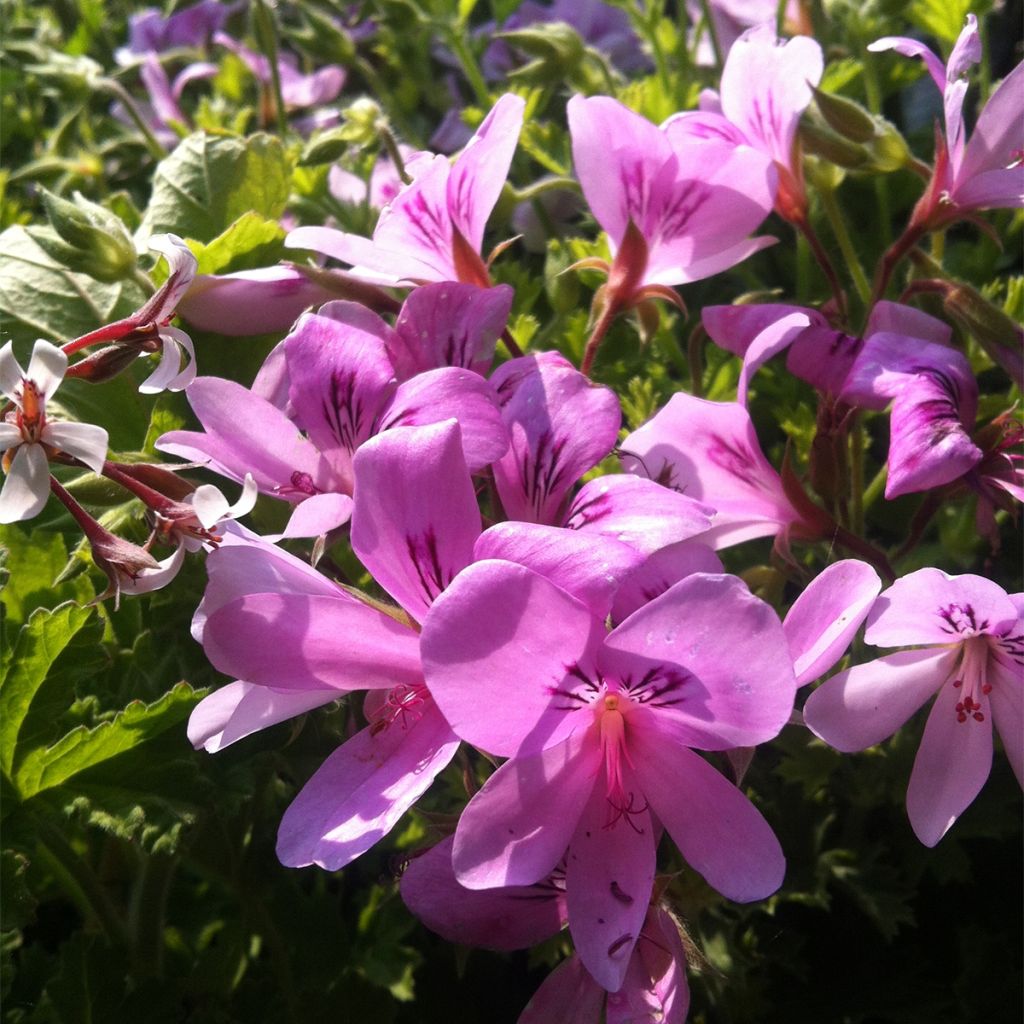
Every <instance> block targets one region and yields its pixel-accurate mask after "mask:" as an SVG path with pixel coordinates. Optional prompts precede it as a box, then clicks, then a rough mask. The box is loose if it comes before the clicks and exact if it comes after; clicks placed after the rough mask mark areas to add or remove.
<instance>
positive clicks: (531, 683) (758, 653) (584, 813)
mask: <svg viewBox="0 0 1024 1024" xmlns="http://www.w3.org/2000/svg"><path fill="white" fill-rule="evenodd" d="M421 649H422V657H423V665H424V673H425V678H426V680H427V684H428V686H429V687H430V690H431V693H432V694H433V696H434V699H435V700H436V701H437V704H438V706H439V707H440V709H441V711H442V713H443V714H444V716H445V718H446V719H447V720H448V721H449V722H450V723H451V726H452V728H453V729H454V730H455V732H456V733H457V734H458V735H459V736H460V737H461V738H463V739H465V740H467V741H468V742H470V743H473V744H474V745H475V746H478V747H480V748H481V749H483V750H485V751H488V752H489V753H491V754H494V755H497V756H504V757H508V758H509V760H508V761H506V762H505V763H504V764H503V765H502V766H501V767H500V768H499V769H498V770H497V771H496V772H495V773H494V774H493V775H492V776H491V778H490V779H489V780H488V781H487V783H486V784H485V785H484V787H483V788H482V789H481V790H480V791H479V792H478V793H477V794H476V796H474V797H473V799H472V800H471V801H470V803H469V804H468V805H467V807H466V809H465V810H464V811H463V813H462V817H461V818H460V820H459V825H458V829H457V831H456V834H455V843H454V850H453V864H454V868H455V874H456V877H457V878H458V880H459V882H460V883H461V884H463V885H465V886H467V887H469V888H472V889H489V888H494V887H497V886H507V885H530V884H532V883H534V882H537V881H539V880H540V879H542V878H544V877H545V876H546V875H548V874H549V873H550V872H551V871H552V870H553V869H554V868H555V866H556V865H557V864H558V862H559V861H560V860H561V859H562V858H563V856H564V857H565V858H566V879H565V885H566V899H567V907H568V913H569V929H570V931H571V933H572V937H573V941H574V943H575V945H576V950H577V953H578V955H579V957H580V959H581V960H582V961H583V963H584V965H585V966H586V968H587V970H588V971H589V972H590V973H591V974H592V975H593V977H594V979H595V980H596V981H597V982H598V984H599V985H601V986H602V987H603V988H605V989H606V990H608V991H610V992H617V991H619V989H620V988H621V987H622V985H623V982H624V981H625V977H626V972H627V969H628V967H629V964H630V958H631V954H632V952H633V950H634V947H635V946H636V944H637V939H638V937H639V935H640V932H641V930H642V928H643V924H644V920H645V917H646V914H647V906H648V903H649V900H650V896H651V889H652V884H653V880H654V871H655V840H656V836H657V828H658V826H657V825H656V822H657V823H658V824H660V825H661V826H663V827H664V828H665V829H666V830H667V831H668V832H669V834H670V835H671V836H672V838H673V840H674V841H675V842H676V844H677V845H678V846H679V848H680V850H681V851H682V853H683V855H684V857H685V858H686V860H687V862H688V863H689V864H690V866H691V867H692V868H693V869H694V870H696V871H697V872H699V873H700V874H702V875H703V876H704V877H705V879H707V881H708V882H709V883H710V884H711V885H712V886H714V887H715V888H717V889H718V890H719V891H720V892H722V893H723V894H724V895H726V896H727V897H729V898H732V899H736V900H740V901H750V900H756V899H762V898H764V897H765V896H767V895H769V894H770V893H772V892H774V891H775V889H776V888H777V887H778V886H779V884H780V883H781V881H782V875H783V871H784V861H783V857H782V851H781V849H780V848H779V845H778V841H777V840H776V839H775V836H774V835H773V833H772V831H771V829H770V828H769V826H768V824H767V823H766V822H765V820H764V819H763V818H762V817H761V815H760V814H759V813H758V812H757V810H756V809H755V808H754V807H753V805H752V804H751V803H750V802H749V801H748V800H747V798H746V797H745V796H744V795H743V794H742V793H741V792H740V790H738V789H737V788H736V787H735V786H733V785H732V783H730V782H728V781H727V780H726V779H725V778H724V777H723V776H722V775H720V774H719V773H718V772H717V771H716V770H715V769H714V768H712V767H711V766H710V765H709V764H708V763H707V762H706V761H705V760H703V759H702V758H701V757H699V756H698V755H697V754H695V753H693V751H692V750H691V749H689V748H691V747H696V748H698V749H704V750H725V749H729V748H731V747H736V746H753V745H756V744H757V743H761V742H764V741H765V740H768V739H770V738H771V737H773V736H775V735H776V734H777V733H778V731H779V730H780V729H781V728H782V726H783V725H784V724H785V722H786V721H787V720H788V718H789V715H790V712H791V710H792V705H793V695H794V691H795V681H794V679H793V672H792V667H791V663H790V659H789V651H788V648H787V645H786V640H785V637H784V635H783V632H782V626H781V624H780V623H779V621H778V619H777V618H776V616H775V614H774V612H772V610H771V609H770V608H769V607H768V606H767V605H765V604H764V603H762V602H761V601H759V600H757V599H756V598H754V597H753V596H752V595H751V594H750V593H749V591H748V590H747V589H746V587H745V586H744V585H743V584H742V583H741V582H740V581H739V580H737V579H735V578H734V577H729V576H719V575H706V574H703V573H696V574H693V575H691V576H688V577H687V578H686V579H684V580H682V581H681V582H680V583H677V584H676V585H675V586H673V587H671V588H670V589H669V590H668V591H666V592H665V593H664V594H662V595H661V596H660V597H658V598H656V599H655V600H653V601H651V602H649V603H648V604H646V605H644V606H643V607H642V608H640V609H639V610H638V611H636V612H635V613H634V614H632V615H631V616H629V618H627V619H626V620H625V622H623V623H622V624H621V625H619V626H618V627H617V628H616V629H614V630H613V631H612V632H611V633H606V631H605V628H604V620H603V617H600V618H599V617H598V616H597V615H595V614H594V611H593V610H592V609H591V608H589V607H587V606H586V605H585V604H583V603H582V602H580V601H579V600H577V599H576V598H575V597H574V596H573V595H572V594H570V593H568V592H567V591H565V590H563V589H562V588H561V587H559V586H556V585H555V584H554V583H552V582H551V581H550V580H549V579H546V578H545V577H543V576H541V575H539V574H538V573H536V572H534V571H532V570H531V569H530V568H528V567H525V566H522V565H516V564H513V563H511V562H506V561H501V560H496V559H494V560H485V561H481V562H476V563H474V564H473V565H470V566H469V567H468V568H466V569H464V570H463V571H462V572H461V573H460V574H459V575H458V576H457V577H456V578H455V580H454V581H453V582H452V583H451V584H450V585H449V586H448V588H447V589H446V590H445V591H444V593H442V594H441V595H440V596H439V597H438V598H437V599H436V600H435V602H434V603H433V605H432V606H431V608H430V610H429V612H428V613H427V616H426V618H425V620H424V623H423V633H422V640H421Z"/></svg>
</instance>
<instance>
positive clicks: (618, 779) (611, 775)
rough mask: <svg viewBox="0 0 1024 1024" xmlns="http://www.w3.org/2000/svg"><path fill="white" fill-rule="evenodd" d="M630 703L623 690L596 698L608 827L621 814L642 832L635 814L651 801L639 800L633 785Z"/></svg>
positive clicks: (634, 827)
mask: <svg viewBox="0 0 1024 1024" xmlns="http://www.w3.org/2000/svg"><path fill="white" fill-rule="evenodd" d="M630 703H631V702H630V699H629V697H628V696H626V695H625V694H622V693H605V695H604V696H603V697H601V698H599V699H598V700H597V701H596V702H595V710H596V712H597V725H598V730H599V734H600V738H601V753H602V754H603V755H604V775H605V798H606V799H607V801H608V820H607V821H606V822H605V824H604V827H605V828H612V827H613V826H614V825H615V824H616V822H618V820H619V819H620V818H625V819H626V821H627V822H628V823H629V826H630V828H632V829H634V830H636V831H637V832H640V831H642V830H641V828H640V826H639V825H637V824H636V823H635V822H634V821H633V819H632V815H635V814H642V813H643V812H644V811H646V810H647V801H646V800H644V801H643V802H642V804H641V803H638V802H637V794H636V793H635V792H634V791H633V789H632V788H630V782H631V779H630V778H629V775H630V772H629V770H630V769H631V768H632V762H631V761H630V760H629V751H628V750H627V749H626V715H627V714H628V713H629V707H630Z"/></svg>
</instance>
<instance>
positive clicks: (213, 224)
mask: <svg viewBox="0 0 1024 1024" xmlns="http://www.w3.org/2000/svg"><path fill="white" fill-rule="evenodd" d="M290 178H291V166H290V161H289V158H288V156H287V154H286V153H285V149H284V146H282V144H281V142H280V140H279V139H276V138H274V137H272V136H270V135H263V134H258V135H251V136H249V137H248V138H246V139H238V138H229V137H227V136H219V135H207V134H206V133H205V132H196V133H195V134H193V135H190V136H189V137H188V138H187V139H184V140H183V141H182V142H181V143H180V144H179V146H178V147H177V149H175V150H174V152H173V153H171V155H170V156H169V157H167V158H166V159H165V160H163V161H161V163H160V165H159V166H158V167H157V169H156V179H155V181H154V185H153V197H152V199H151V200H150V203H149V207H148V208H147V210H146V213H145V216H144V217H143V219H142V227H141V228H140V233H141V234H142V235H143V237H148V236H149V235H151V234H153V233H155V232H159V231H173V232H174V233H175V234H178V235H182V236H183V237H188V238H194V239H196V240H197V241H200V242H210V241H212V240H213V239H214V238H216V237H217V236H218V235H219V234H220V233H221V232H222V231H224V230H225V229H226V228H228V227H229V226H230V225H231V224H232V223H233V222H234V221H235V220H236V219H237V218H239V217H241V216H242V215H243V214H245V213H249V212H250V211H252V212H254V213H256V214H257V215H259V216H261V217H266V218H269V219H271V220H276V219H277V218H278V217H280V216H281V214H282V213H283V212H284V205H285V202H286V201H287V199H288V190H289V184H290Z"/></svg>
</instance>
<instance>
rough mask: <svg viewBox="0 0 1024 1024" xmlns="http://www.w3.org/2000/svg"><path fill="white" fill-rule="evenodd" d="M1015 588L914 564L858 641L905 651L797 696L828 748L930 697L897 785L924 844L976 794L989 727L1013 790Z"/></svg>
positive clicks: (1021, 669) (1018, 769) (1022, 740)
mask: <svg viewBox="0 0 1024 1024" xmlns="http://www.w3.org/2000/svg"><path fill="white" fill-rule="evenodd" d="M1022 613H1024V595H1020V594H1009V595H1008V594H1007V593H1006V592H1005V591H1004V590H1003V589H1002V588H1001V587H999V586H998V585H997V584H995V583H993V582H992V581H991V580H987V579H985V578H984V577H982V576H973V575H964V576H949V575H947V574H946V573H944V572H942V571H941V570H939V569H920V570H918V571H917V572H913V573H911V574H910V575H909V576H904V577H903V578H902V579H900V580H897V581H896V583H894V584H893V585H892V586H891V587H890V588H889V589H888V590H886V591H885V592H884V593H883V594H882V595H881V597H879V598H878V600H877V601H876V602H875V604H874V606H873V607H872V609H871V611H870V613H869V615H868V619H867V630H866V632H865V634H864V639H865V640H866V641H867V642H868V643H869V644H874V645H876V646H879V647H912V648H913V649H910V650H901V651H898V652H897V653H895V654H887V655H885V656H884V657H881V658H878V659H877V660H875V661H872V662H868V663H867V664H864V665H856V666H854V667H853V668H850V669H847V670H846V671H845V672H840V673H839V674H838V675H836V676H834V677H832V678H831V679H828V680H826V682H825V683H823V684H822V685H821V686H820V687H819V688H818V689H817V690H815V691H814V693H812V694H811V696H810V697H809V698H808V699H807V703H806V705H805V707H804V719H805V721H806V722H807V725H808V726H809V727H810V729H811V730H812V731H813V732H814V733H815V735H817V736H820V737H821V738H822V739H823V740H825V742H826V743H829V744H831V745H832V746H834V747H836V748H837V749H839V750H843V751H854V750H863V749H864V748H865V747H870V746H872V745H874V744H875V743H878V742H880V741H881V740H883V739H885V738H886V737H887V736H890V735H891V734H892V733H894V732H895V731H896V730H897V729H898V728H899V727H900V726H901V725H902V724H903V723H904V722H905V721H906V720H907V719H908V718H910V716H911V715H912V714H914V712H915V711H917V710H918V708H920V707H921V706H922V705H923V704H924V703H925V702H926V701H927V700H928V699H929V698H930V697H932V696H934V695H936V694H937V697H936V700H935V703H934V704H933V706H932V709H931V711H930V712H929V714H928V721H927V723H926V725H925V729H924V736H923V737H922V739H921V747H920V749H919V750H918V753H917V758H916V759H915V761H914V770H913V772H912V773H911V776H910V786H909V789H908V790H907V813H908V815H909V816H910V824H911V826H912V827H913V829H914V833H915V834H916V835H917V837H918V839H920V840H921V842H922V843H924V844H925V846H934V845H935V844H936V843H937V842H938V841H939V840H940V839H941V838H942V837H943V835H945V833H946V832H947V830H948V829H949V828H950V826H951V825H952V824H953V823H954V822H955V821H956V819H957V818H958V817H959V815H960V814H961V813H962V812H963V811H964V810H965V809H966V808H967V806H968V805H969V804H970V803H971V802H972V801H973V800H974V798H975V797H976V796H977V795H978V792H979V791H980V789H981V787H982V786H983V785H984V783H985V779H987V778H988V774H989V770H990V768H991V765H992V726H993V724H994V725H995V728H996V731H997V732H998V733H999V736H1000V738H1001V739H1002V741H1003V746H1004V748H1005V749H1006V754H1007V757H1008V758H1009V759H1010V765H1011V766H1012V768H1013V771H1014V774H1015V775H1016V776H1017V779H1018V781H1019V782H1021V784H1022V785H1024V689H1022V687H1024V622H1022V621H1021V618H1022Z"/></svg>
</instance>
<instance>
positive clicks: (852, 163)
mask: <svg viewBox="0 0 1024 1024" xmlns="http://www.w3.org/2000/svg"><path fill="white" fill-rule="evenodd" d="M800 141H801V142H802V143H803V146H804V152H805V153H807V154H808V155H810V156H818V157H821V158H822V159H824V160H828V161H829V162H830V163H833V164H835V165H836V166H837V167H845V168H846V169H847V170H860V169H862V168H863V167H864V166H865V165H866V164H867V163H868V162H869V161H870V159H871V154H870V153H869V152H868V150H867V149H865V147H864V146H860V145H858V144H857V143H855V142H850V141H849V140H848V139H844V138H843V137H842V136H841V135H838V134H837V133H836V132H834V131H833V130H832V129H831V128H829V127H827V126H826V125H821V124H818V123H817V122H815V121H812V120H809V119H807V118H805V119H804V120H803V121H801V122H800Z"/></svg>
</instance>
